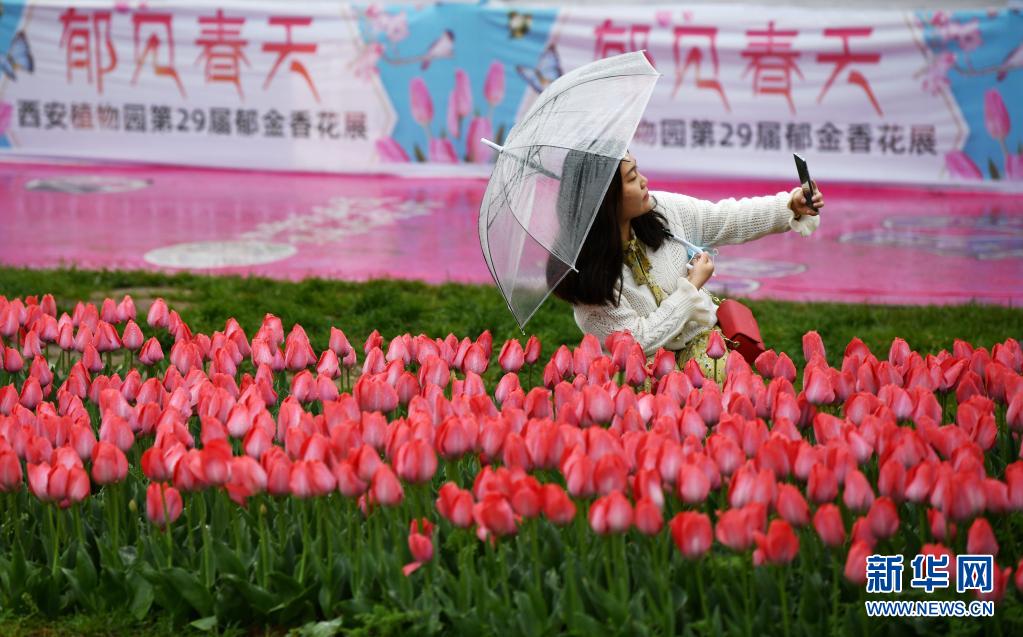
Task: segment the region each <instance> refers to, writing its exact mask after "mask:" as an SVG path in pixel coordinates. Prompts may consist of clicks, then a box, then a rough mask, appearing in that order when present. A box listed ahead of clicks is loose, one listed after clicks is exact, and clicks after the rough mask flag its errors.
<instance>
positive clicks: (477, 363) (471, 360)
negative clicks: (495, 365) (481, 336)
mask: <svg viewBox="0 0 1023 637" xmlns="http://www.w3.org/2000/svg"><path fill="white" fill-rule="evenodd" d="M489 365H490V359H489V357H487V355H486V354H485V353H484V352H483V348H482V347H480V346H479V345H477V344H476V343H472V344H471V345H469V348H468V349H467V350H466V352H465V358H464V359H462V365H461V367H462V371H463V372H466V373H468V372H472V373H474V374H479V375H483V373H485V372H486V371H487V367H489Z"/></svg>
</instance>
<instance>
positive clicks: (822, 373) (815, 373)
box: [803, 365, 835, 405]
mask: <svg viewBox="0 0 1023 637" xmlns="http://www.w3.org/2000/svg"><path fill="white" fill-rule="evenodd" d="M803 388H804V390H805V391H806V399H807V400H808V401H809V402H810V404H812V405H830V404H831V403H833V402H835V388H834V386H833V385H832V383H831V376H830V374H829V373H828V369H827V368H821V367H817V366H816V365H809V366H807V368H806V371H805V372H804V374H803Z"/></svg>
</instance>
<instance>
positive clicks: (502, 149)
mask: <svg viewBox="0 0 1023 637" xmlns="http://www.w3.org/2000/svg"><path fill="white" fill-rule="evenodd" d="M480 141H481V142H483V143H484V144H486V145H487V146H490V147H491V148H493V149H494V150H496V151H497V152H499V153H500V152H504V146H498V145H497V144H495V143H494V142H492V141H490V140H489V139H485V138H483V137H480Z"/></svg>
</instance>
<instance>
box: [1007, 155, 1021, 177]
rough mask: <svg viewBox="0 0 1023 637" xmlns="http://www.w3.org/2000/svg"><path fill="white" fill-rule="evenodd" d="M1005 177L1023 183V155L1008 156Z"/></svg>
mask: <svg viewBox="0 0 1023 637" xmlns="http://www.w3.org/2000/svg"><path fill="white" fill-rule="evenodd" d="M1004 177H1005V178H1006V179H1011V180H1012V181H1023V153H1021V154H1019V155H1014V154H1012V153H1009V154H1008V155H1006V157H1005V175H1004Z"/></svg>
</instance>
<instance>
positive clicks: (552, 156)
mask: <svg viewBox="0 0 1023 637" xmlns="http://www.w3.org/2000/svg"><path fill="white" fill-rule="evenodd" d="M658 77H660V74H659V73H658V72H657V71H656V70H655V69H654V68H653V67H652V66H651V65H650V63H649V62H648V61H647V59H646V56H645V55H644V54H643V52H642V51H637V52H634V53H625V54H623V55H616V56H614V57H610V58H605V59H603V60H597V61H595V62H592V63H590V64H587V65H585V66H582V67H579V68H577V69H575V70H573V71H571V72H569V73H566V74H565V75H563V76H561V77H560V78H558V79H557V80H555V81H554V82H553V83H551V84H550V85H549V86H548V87H547V88H546V89H545V90H544V92H543V93H541V94H540V95H539V97H537V99H536V102H534V103H533V106H532V107H531V108H530V109H529V111H528V112H527V113H526V114H525V116H523V118H522V120H521V121H520V122H519V123H518V124H516V125H515V126H514V127H513V128H512V129H511V131H509V133H508V138H507V140H506V141H505V144H504V146H497V145H494V144H493V143H492V142H488V143H490V144H491V145H492V146H494V148H495V149H497V150H498V151H499V154H498V157H497V161H496V163H495V165H494V171H493V173H492V174H491V176H490V181H489V183H488V184H487V190H486V193H485V194H484V196H483V203H482V204H481V206H480V217H479V234H480V246H481V248H482V249H483V257H484V259H486V262H487V267H489V268H490V274H491V275H492V276H493V277H494V281H495V282H496V283H497V287H498V289H499V290H500V291H501V294H502V295H503V296H504V299H505V301H506V302H507V303H508V309H510V310H511V313H512V315H513V316H514V317H515V320H516V321H517V322H518V324H519V328H520V329H524V328H525V325H526V322H528V321H529V319H530V318H531V317H532V316H533V314H535V313H536V311H537V310H538V309H539V308H540V306H541V305H542V304H543V302H544V300H546V298H547V296H548V295H549V294H550V293H551V290H553V289H554V288H555V287H557V285H558V284H559V283H560V282H561V280H562V279H563V278H564V277H565V275H566V274H568V272H570V271H571V270H574V269H575V262H576V259H577V258H578V256H579V252H580V250H581V249H582V245H583V241H584V240H585V239H586V235H587V233H588V232H589V230H590V226H591V225H592V223H593V219H594V217H595V216H596V212H597V208H598V206H599V205H600V202H601V200H602V199H603V197H604V193H605V192H606V191H607V188H608V185H609V184H610V183H611V178H612V177H614V175H615V173H616V172H617V171H618V165H619V162H620V161H621V159H622V158H623V157H624V156H625V153H626V152H627V151H628V145H629V142H630V141H631V140H632V137H633V135H635V133H636V127H637V126H638V125H639V121H640V118H641V117H642V115H643V111H645V110H646V106H647V103H648V102H649V101H650V96H651V94H652V93H653V89H654V84H655V83H656V82H657V78H658ZM484 141H487V140H484Z"/></svg>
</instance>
